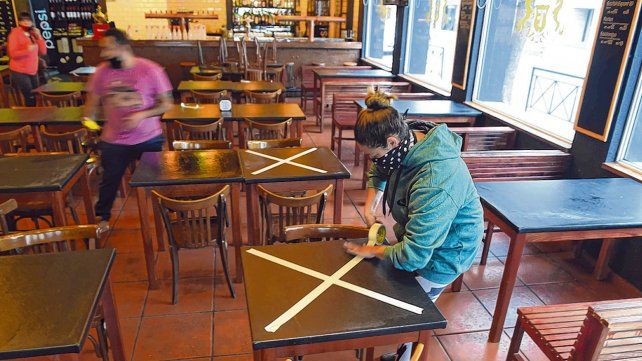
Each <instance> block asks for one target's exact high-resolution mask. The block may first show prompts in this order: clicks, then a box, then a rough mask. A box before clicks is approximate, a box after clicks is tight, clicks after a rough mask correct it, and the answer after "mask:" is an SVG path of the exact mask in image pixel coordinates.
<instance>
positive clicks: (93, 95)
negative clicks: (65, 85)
mask: <svg viewBox="0 0 642 361" xmlns="http://www.w3.org/2000/svg"><path fill="white" fill-rule="evenodd" d="M100 47H101V53H100V56H101V57H102V58H103V59H105V60H107V61H106V62H103V63H101V64H100V65H98V67H97V68H96V72H95V73H94V75H93V76H92V77H91V78H90V79H89V83H88V84H87V101H86V104H85V116H86V117H87V118H90V119H93V118H94V116H95V114H96V112H97V109H98V107H99V106H102V109H103V113H104V116H105V119H106V122H105V125H104V127H103V130H102V134H101V136H100V142H99V143H98V149H99V150H100V153H101V165H102V167H103V175H102V179H101V181H100V188H99V194H98V203H96V216H98V217H100V220H102V221H109V218H110V217H111V208H112V205H113V203H114V199H116V192H117V191H118V186H119V184H120V181H121V179H122V177H123V175H124V174H125V170H126V169H127V167H128V166H129V164H130V163H131V162H132V161H134V160H136V159H138V158H139V157H140V155H141V154H142V153H143V152H159V151H161V150H162V148H163V143H164V142H165V141H164V139H163V130H162V128H161V124H160V115H161V114H163V113H164V112H166V111H167V110H169V109H170V107H171V106H172V104H173V98H172V85H171V83H170V82H169V79H168V77H167V74H166V73H165V71H164V70H163V68H162V67H161V66H160V65H158V64H157V63H155V62H153V61H151V60H147V59H143V58H139V57H136V56H135V55H134V53H133V51H132V48H131V46H130V44H129V40H128V39H127V36H126V35H125V33H124V32H123V31H121V30H118V29H109V30H107V31H106V32H105V36H104V37H103V38H102V39H101V40H100Z"/></svg>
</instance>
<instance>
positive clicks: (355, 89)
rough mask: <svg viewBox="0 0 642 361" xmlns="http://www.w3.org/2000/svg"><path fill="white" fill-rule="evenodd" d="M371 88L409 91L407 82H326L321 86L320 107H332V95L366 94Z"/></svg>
mask: <svg viewBox="0 0 642 361" xmlns="http://www.w3.org/2000/svg"><path fill="white" fill-rule="evenodd" d="M372 86H377V87H378V88H379V89H381V90H383V91H386V92H388V93H405V92H409V91H410V90H411V85H410V83H408V82H390V81H381V82H372V81H349V80H348V81H328V82H323V84H322V85H321V95H320V96H321V107H322V108H323V107H325V106H327V105H330V106H331V105H332V101H333V97H334V94H337V93H367V92H368V89H369V88H370V87H372ZM362 99H363V98H362Z"/></svg>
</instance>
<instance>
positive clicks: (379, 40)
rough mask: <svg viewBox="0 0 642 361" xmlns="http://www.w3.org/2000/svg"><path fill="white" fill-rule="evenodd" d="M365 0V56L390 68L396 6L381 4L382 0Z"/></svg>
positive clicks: (393, 43) (393, 44) (395, 24)
mask: <svg viewBox="0 0 642 361" xmlns="http://www.w3.org/2000/svg"><path fill="white" fill-rule="evenodd" d="M367 1H368V2H367V5H366V11H367V14H366V16H367V22H366V29H365V33H366V36H365V45H366V58H367V59H369V60H371V61H373V62H375V63H377V64H380V65H382V66H384V67H386V68H392V51H393V49H394V47H395V29H396V26H397V7H396V6H393V5H382V0H367Z"/></svg>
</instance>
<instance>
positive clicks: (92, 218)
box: [79, 168, 96, 224]
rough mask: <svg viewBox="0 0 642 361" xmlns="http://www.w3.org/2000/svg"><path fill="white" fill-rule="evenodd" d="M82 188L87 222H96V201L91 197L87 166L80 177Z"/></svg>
mask: <svg viewBox="0 0 642 361" xmlns="http://www.w3.org/2000/svg"><path fill="white" fill-rule="evenodd" d="M79 181H80V190H81V192H82V200H83V203H84V204H85V213H86V214H87V223H89V224H94V223H96V214H95V213H94V201H93V199H92V198H91V188H90V187H89V174H88V173H87V168H85V170H84V171H83V175H82V177H80V180H79Z"/></svg>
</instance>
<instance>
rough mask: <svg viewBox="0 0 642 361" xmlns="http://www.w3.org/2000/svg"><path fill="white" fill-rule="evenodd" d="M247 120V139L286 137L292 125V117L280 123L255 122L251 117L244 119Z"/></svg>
mask: <svg viewBox="0 0 642 361" xmlns="http://www.w3.org/2000/svg"><path fill="white" fill-rule="evenodd" d="M243 121H244V122H245V124H244V125H245V134H244V139H243V140H245V141H248V140H264V139H286V138H288V135H289V132H290V125H292V118H290V119H288V120H285V121H282V122H278V123H262V122H255V121H253V120H250V119H247V118H245V119H243Z"/></svg>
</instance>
